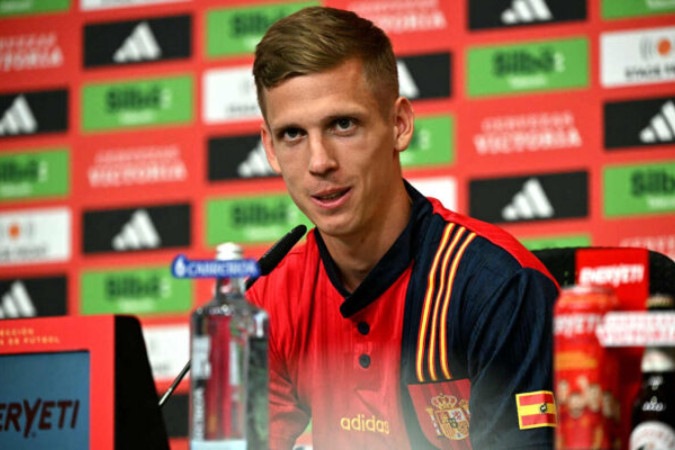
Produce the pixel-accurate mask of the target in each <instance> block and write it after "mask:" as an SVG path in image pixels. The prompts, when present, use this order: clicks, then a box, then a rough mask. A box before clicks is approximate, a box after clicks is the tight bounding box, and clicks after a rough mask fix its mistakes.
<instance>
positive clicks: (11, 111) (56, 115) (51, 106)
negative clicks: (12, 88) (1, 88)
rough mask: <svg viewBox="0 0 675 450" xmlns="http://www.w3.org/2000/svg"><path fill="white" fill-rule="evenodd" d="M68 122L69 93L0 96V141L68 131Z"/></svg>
mask: <svg viewBox="0 0 675 450" xmlns="http://www.w3.org/2000/svg"><path fill="white" fill-rule="evenodd" d="M67 121H68V92H67V91H66V90H53V91H39V92H24V93H16V94H6V95H0V138H3V137H14V136H24V135H34V134H42V133H52V132H62V131H66V129H67V128H68V122H67Z"/></svg>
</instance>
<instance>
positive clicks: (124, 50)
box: [113, 22, 162, 63]
mask: <svg viewBox="0 0 675 450" xmlns="http://www.w3.org/2000/svg"><path fill="white" fill-rule="evenodd" d="M161 55H162V49H161V48H159V45H158V44H157V40H155V36H154V35H153V34H152V30H151V29H150V25H148V22H141V23H139V24H138V26H137V27H136V28H135V29H134V31H133V33H132V34H131V36H129V37H128V38H127V39H126V40H125V41H124V43H123V44H122V46H121V47H120V48H119V49H117V51H116V52H115V54H114V55H113V60H114V61H115V62H116V63H126V62H136V61H143V60H153V59H159V57H160V56H161Z"/></svg>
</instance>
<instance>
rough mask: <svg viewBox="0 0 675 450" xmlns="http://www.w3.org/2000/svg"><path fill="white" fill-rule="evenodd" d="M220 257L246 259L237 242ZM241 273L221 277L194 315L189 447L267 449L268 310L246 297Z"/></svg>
mask: <svg viewBox="0 0 675 450" xmlns="http://www.w3.org/2000/svg"><path fill="white" fill-rule="evenodd" d="M217 251H218V253H217V256H216V259H217V260H221V261H233V262H235V261H236V260H241V259H242V249H241V247H240V246H239V245H237V244H233V243H226V244H222V245H220V246H218V249H217ZM245 281H246V278H245V277H243V276H241V277H240V276H233V277H230V278H218V279H217V280H216V284H215V288H214V294H213V298H212V299H211V301H209V302H208V303H207V304H205V305H203V306H201V307H199V308H197V309H196V310H195V311H194V312H193V313H192V317H191V324H190V326H191V328H190V336H191V348H190V352H191V369H190V370H191V376H190V380H191V381H190V449H191V450H215V449H219V450H220V449H226V450H267V448H268V427H269V414H268V380H269V372H268V361H267V347H268V332H269V320H268V315H267V313H266V312H265V311H264V310H262V309H260V308H258V307H256V306H254V305H252V304H251V303H249V302H248V301H247V299H246V297H245V295H244V294H245V292H244V291H245Z"/></svg>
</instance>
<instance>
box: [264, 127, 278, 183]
mask: <svg viewBox="0 0 675 450" xmlns="http://www.w3.org/2000/svg"><path fill="white" fill-rule="evenodd" d="M260 140H261V141H262V144H263V147H264V148H265V156H267V162H269V163H270V166H271V167H272V170H274V171H275V172H276V173H281V167H280V166H279V161H277V155H276V152H275V151H274V142H273V141H272V133H271V132H270V131H269V129H268V128H267V124H266V123H265V122H263V123H262V125H260Z"/></svg>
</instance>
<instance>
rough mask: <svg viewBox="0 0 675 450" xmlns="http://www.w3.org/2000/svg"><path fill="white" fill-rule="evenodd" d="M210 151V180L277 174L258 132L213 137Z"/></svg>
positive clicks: (210, 142)
mask: <svg viewBox="0 0 675 450" xmlns="http://www.w3.org/2000/svg"><path fill="white" fill-rule="evenodd" d="M208 153H209V155H208V158H209V163H208V164H209V168H208V174H209V175H208V176H209V181H218V180H230V179H237V178H260V177H271V176H276V172H274V170H272V167H270V165H269V163H268V162H267V157H266V156H265V149H264V148H263V145H262V141H261V140H260V135H258V134H253V135H246V136H232V137H218V138H211V139H209V143H208Z"/></svg>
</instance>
